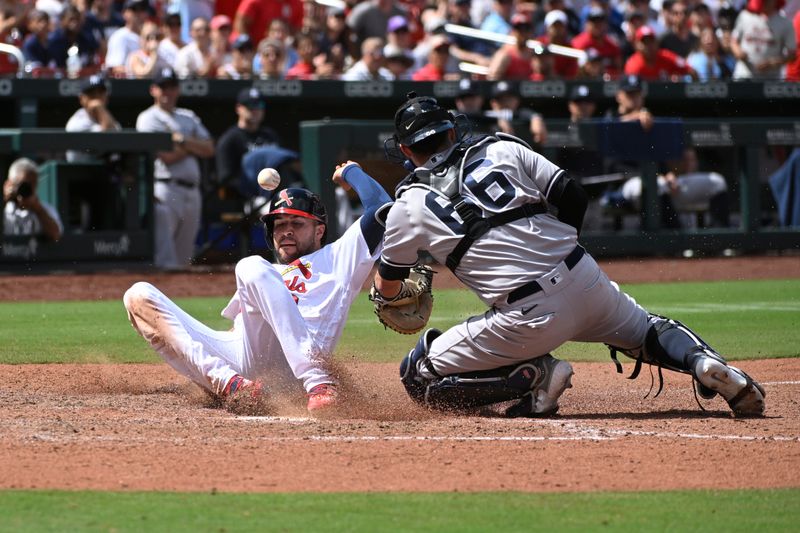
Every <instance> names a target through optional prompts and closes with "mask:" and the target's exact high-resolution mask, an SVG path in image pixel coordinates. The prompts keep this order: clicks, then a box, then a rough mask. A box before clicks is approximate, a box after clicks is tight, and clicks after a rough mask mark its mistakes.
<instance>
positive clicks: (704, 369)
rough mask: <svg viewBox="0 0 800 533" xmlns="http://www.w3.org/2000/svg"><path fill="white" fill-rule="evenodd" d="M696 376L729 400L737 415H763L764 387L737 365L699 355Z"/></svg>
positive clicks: (695, 368) (704, 384) (696, 363)
mask: <svg viewBox="0 0 800 533" xmlns="http://www.w3.org/2000/svg"><path fill="white" fill-rule="evenodd" d="M694 376H695V378H697V381H699V382H700V384H701V385H703V386H704V387H706V388H708V389H710V390H712V391H714V392H716V393H718V394H719V395H720V396H722V397H723V398H725V401H726V402H728V405H729V406H730V408H731V410H732V411H733V414H734V415H736V416H763V415H764V396H766V393H765V392H764V389H763V387H761V385H759V384H758V383H757V382H756V381H755V380H754V379H753V378H751V377H750V376H748V375H747V374H746V373H745V372H743V371H742V370H739V369H738V368H736V367H735V366H730V365H727V364H725V363H724V362H722V361H720V360H719V359H716V358H713V357H708V356H705V357H699V358H698V359H697V362H695V366H694Z"/></svg>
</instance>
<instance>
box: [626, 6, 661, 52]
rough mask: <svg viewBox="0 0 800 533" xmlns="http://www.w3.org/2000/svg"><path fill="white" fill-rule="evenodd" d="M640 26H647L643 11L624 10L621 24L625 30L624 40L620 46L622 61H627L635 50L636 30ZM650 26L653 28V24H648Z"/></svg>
mask: <svg viewBox="0 0 800 533" xmlns="http://www.w3.org/2000/svg"><path fill="white" fill-rule="evenodd" d="M642 26H649V24H647V19H646V18H645V14H644V13H642V12H641V11H627V12H625V22H624V23H623V24H622V30H623V32H625V40H624V41H623V42H622V44H621V46H620V49H621V50H622V60H623V61H627V60H628V58H629V57H631V56H632V55H633V54H634V52H636V30H638V29H639V28H641V27H642ZM650 28H652V29H653V30H655V28H653V26H650ZM657 33H658V32H656V34H657Z"/></svg>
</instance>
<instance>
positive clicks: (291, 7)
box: [233, 0, 303, 43]
mask: <svg viewBox="0 0 800 533" xmlns="http://www.w3.org/2000/svg"><path fill="white" fill-rule="evenodd" d="M274 20H283V21H285V22H286V23H287V24H288V25H289V26H290V27H291V31H292V32H296V31H299V30H300V29H301V28H302V27H303V0H242V3H241V4H239V7H238V8H237V9H236V16H235V17H234V19H233V31H234V36H239V35H248V36H250V40H251V41H252V42H254V43H257V42H260V41H261V39H263V38H264V37H265V36H266V34H267V32H268V30H269V27H270V24H272V21H274Z"/></svg>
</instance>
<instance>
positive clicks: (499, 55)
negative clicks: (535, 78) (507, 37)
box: [486, 13, 533, 80]
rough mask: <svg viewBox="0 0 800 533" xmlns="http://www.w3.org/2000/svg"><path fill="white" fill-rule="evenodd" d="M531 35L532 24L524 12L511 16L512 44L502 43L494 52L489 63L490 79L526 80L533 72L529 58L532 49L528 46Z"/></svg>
mask: <svg viewBox="0 0 800 533" xmlns="http://www.w3.org/2000/svg"><path fill="white" fill-rule="evenodd" d="M532 35H533V24H532V23H531V18H530V16H528V15H527V14H526V13H516V14H515V15H514V16H513V17H511V36H512V37H514V39H516V42H515V43H514V44H506V45H503V47H502V48H500V50H498V51H497V52H495V53H494V56H492V61H491V62H490V63H489V74H488V75H487V76H486V77H487V78H488V79H490V80H527V79H530V77H531V75H532V74H533V69H532V68H531V59H533V50H531V49H530V48H528V44H527V42H528V39H530V38H531V36H532Z"/></svg>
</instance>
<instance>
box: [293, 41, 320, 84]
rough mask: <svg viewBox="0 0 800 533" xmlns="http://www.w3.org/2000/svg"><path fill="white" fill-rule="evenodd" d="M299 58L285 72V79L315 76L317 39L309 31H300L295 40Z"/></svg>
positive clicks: (309, 78)
mask: <svg viewBox="0 0 800 533" xmlns="http://www.w3.org/2000/svg"><path fill="white" fill-rule="evenodd" d="M295 48H296V49H297V55H298V57H299V59H298V60H297V63H295V64H294V65H293V66H292V68H290V69H289V71H288V72H287V73H286V79H287V80H313V79H315V78H316V68H315V67H314V56H316V55H317V50H318V47H317V41H316V40H315V39H314V36H313V35H311V34H310V33H301V34H300V35H299V36H298V37H297V40H296V41H295Z"/></svg>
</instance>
